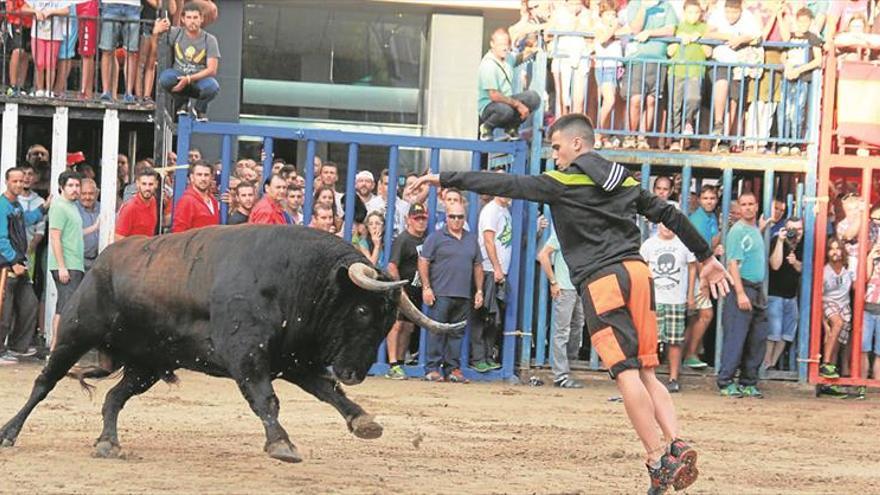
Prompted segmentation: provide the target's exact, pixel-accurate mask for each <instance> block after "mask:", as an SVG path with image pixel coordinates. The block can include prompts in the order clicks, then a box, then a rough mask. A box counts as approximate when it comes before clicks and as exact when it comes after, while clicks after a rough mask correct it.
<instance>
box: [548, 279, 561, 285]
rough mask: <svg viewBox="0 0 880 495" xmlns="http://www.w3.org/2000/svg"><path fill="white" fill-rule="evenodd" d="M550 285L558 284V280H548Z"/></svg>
mask: <svg viewBox="0 0 880 495" xmlns="http://www.w3.org/2000/svg"><path fill="white" fill-rule="evenodd" d="M550 285H559V282H557V281H556V280H555V279H554V280H551V281H550Z"/></svg>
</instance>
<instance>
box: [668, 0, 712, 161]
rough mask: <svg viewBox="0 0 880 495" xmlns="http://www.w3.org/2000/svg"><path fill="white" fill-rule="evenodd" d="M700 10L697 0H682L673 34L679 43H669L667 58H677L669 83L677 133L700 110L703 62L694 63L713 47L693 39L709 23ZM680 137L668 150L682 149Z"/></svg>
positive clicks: (692, 124) (703, 60)
mask: <svg viewBox="0 0 880 495" xmlns="http://www.w3.org/2000/svg"><path fill="white" fill-rule="evenodd" d="M702 17H703V10H702V9H701V8H700V4H699V3H698V2H697V0H687V1H686V2H685V3H684V19H683V20H682V22H681V23H679V25H678V26H677V27H676V28H675V36H676V37H677V38H679V39H680V40H681V43H680V44H679V43H674V44H672V45H669V48H668V49H667V50H668V53H669V58H670V59H671V60H674V61H676V62H680V63H676V64H675V65H673V69H672V77H671V78H670V79H671V81H670V86H671V87H672V132H673V133H674V134H679V133H681V132H682V127H685V126H690V128H691V129H693V128H694V117H695V116H696V115H697V112H698V111H699V110H700V101H701V98H700V92H701V91H702V87H703V66H702V65H695V63H696V64H699V63H702V62H705V61H706V57H708V56H709V55H711V54H712V49H711V48H710V47H708V46H706V45H701V44H699V43H696V41H697V40H699V39H700V38H701V37H702V36H703V35H705V34H706V31H707V30H708V27H707V26H706V23H705V22H703V21H701V20H700V19H702ZM681 149H682V143H681V141H676V142H674V143H672V145H670V147H669V151H681Z"/></svg>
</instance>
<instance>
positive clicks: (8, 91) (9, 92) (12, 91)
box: [6, 86, 15, 96]
mask: <svg viewBox="0 0 880 495" xmlns="http://www.w3.org/2000/svg"><path fill="white" fill-rule="evenodd" d="M6 96H15V86H10V87H8V88H6Z"/></svg>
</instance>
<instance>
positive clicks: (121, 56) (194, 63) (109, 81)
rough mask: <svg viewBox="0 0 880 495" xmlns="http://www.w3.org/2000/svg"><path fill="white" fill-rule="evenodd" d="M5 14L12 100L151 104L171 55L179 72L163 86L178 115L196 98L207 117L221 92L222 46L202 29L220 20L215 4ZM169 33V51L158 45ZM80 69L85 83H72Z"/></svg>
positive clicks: (113, 2)
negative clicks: (161, 56) (164, 58)
mask: <svg viewBox="0 0 880 495" xmlns="http://www.w3.org/2000/svg"><path fill="white" fill-rule="evenodd" d="M160 7H161V8H160ZM2 9H3V12H2V16H0V27H2V29H0V41H2V44H3V48H4V51H3V53H4V54H5V55H6V57H7V59H6V60H8V63H7V64H5V65H7V66H8V67H9V69H8V79H6V83H7V84H6V88H5V89H4V90H5V92H6V95H7V96H33V97H41V98H42V97H46V98H71V99H83V100H92V99H93V98H95V96H96V94H97V95H98V98H99V99H100V101H103V102H114V101H122V102H123V103H126V104H134V103H147V104H149V103H152V101H153V100H152V99H153V97H154V87H155V85H156V79H157V78H156V70H157V59H158V53H159V50H162V49H168V50H170V52H171V53H172V56H173V67H172V68H168V69H166V70H164V71H163V72H162V73H161V74H160V76H159V83H160V85H161V86H162V87H164V88H165V89H166V90H168V91H169V92H171V94H172V96H173V98H174V102H175V105H176V106H175V110H181V109H183V110H188V108H186V107H185V105H186V104H187V103H188V101H186V100H187V99H188V98H192V99H194V100H195V103H194V105H193V109H192V111H193V112H194V113H195V115H196V117H197V118H204V114H205V112H206V110H207V102H208V101H210V100H211V99H212V98H213V97H214V96H216V94H217V92H218V91H219V85H218V84H217V81H216V79H214V77H213V76H214V75H215V74H216V71H217V65H218V61H219V58H220V52H219V49H218V47H217V39H216V38H215V37H214V36H213V35H211V34H209V33H207V32H205V31H204V30H202V26H203V25H207V24H209V23H211V22H213V21H214V20H215V19H216V18H217V15H218V12H217V6H216V5H215V4H214V2H213V0H192V1H189V2H187V3H186V4H184V0H165V1H160V0H85V1H81V2H76V3H75V4H72V2H58V1H55V0H5V2H4V5H3V6H2ZM164 32H168V33H169V34H168V37H167V40H168V42H167V45H168V46H167V47H166V46H164V44H163V45H162V46H160V45H159V41H158V40H159V37H158V35H159V34H161V33H164ZM96 57H98V58H99V60H98V61H97V62H96ZM31 64H32V65H31ZM31 68H32V69H33V71H32V72H33V74H34V76H33V80H32V81H28V80H27V77H28V74H29V73H30V72H31ZM74 68H76V69H78V73H79V78H78V81H71V75H72V74H73V73H74V72H75V71H74V70H73V69H74ZM98 69H100V70H98ZM98 73H100V77H99V78H98V81H97V84H96V81H95V79H96V78H95V76H96V74H98ZM120 79H121V84H120ZM96 85H99V86H100V89H99V91H98V92H97V93H96V91H95V88H96ZM120 87H121V88H122V95H121V98H120V95H119V88H120Z"/></svg>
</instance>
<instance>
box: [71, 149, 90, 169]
mask: <svg viewBox="0 0 880 495" xmlns="http://www.w3.org/2000/svg"><path fill="white" fill-rule="evenodd" d="M84 161H86V155H84V154H83V152H82V151H74V152H73V153H68V154H67V166H68V167H72V166H74V165H76V164H77V163H82V162H84Z"/></svg>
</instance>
